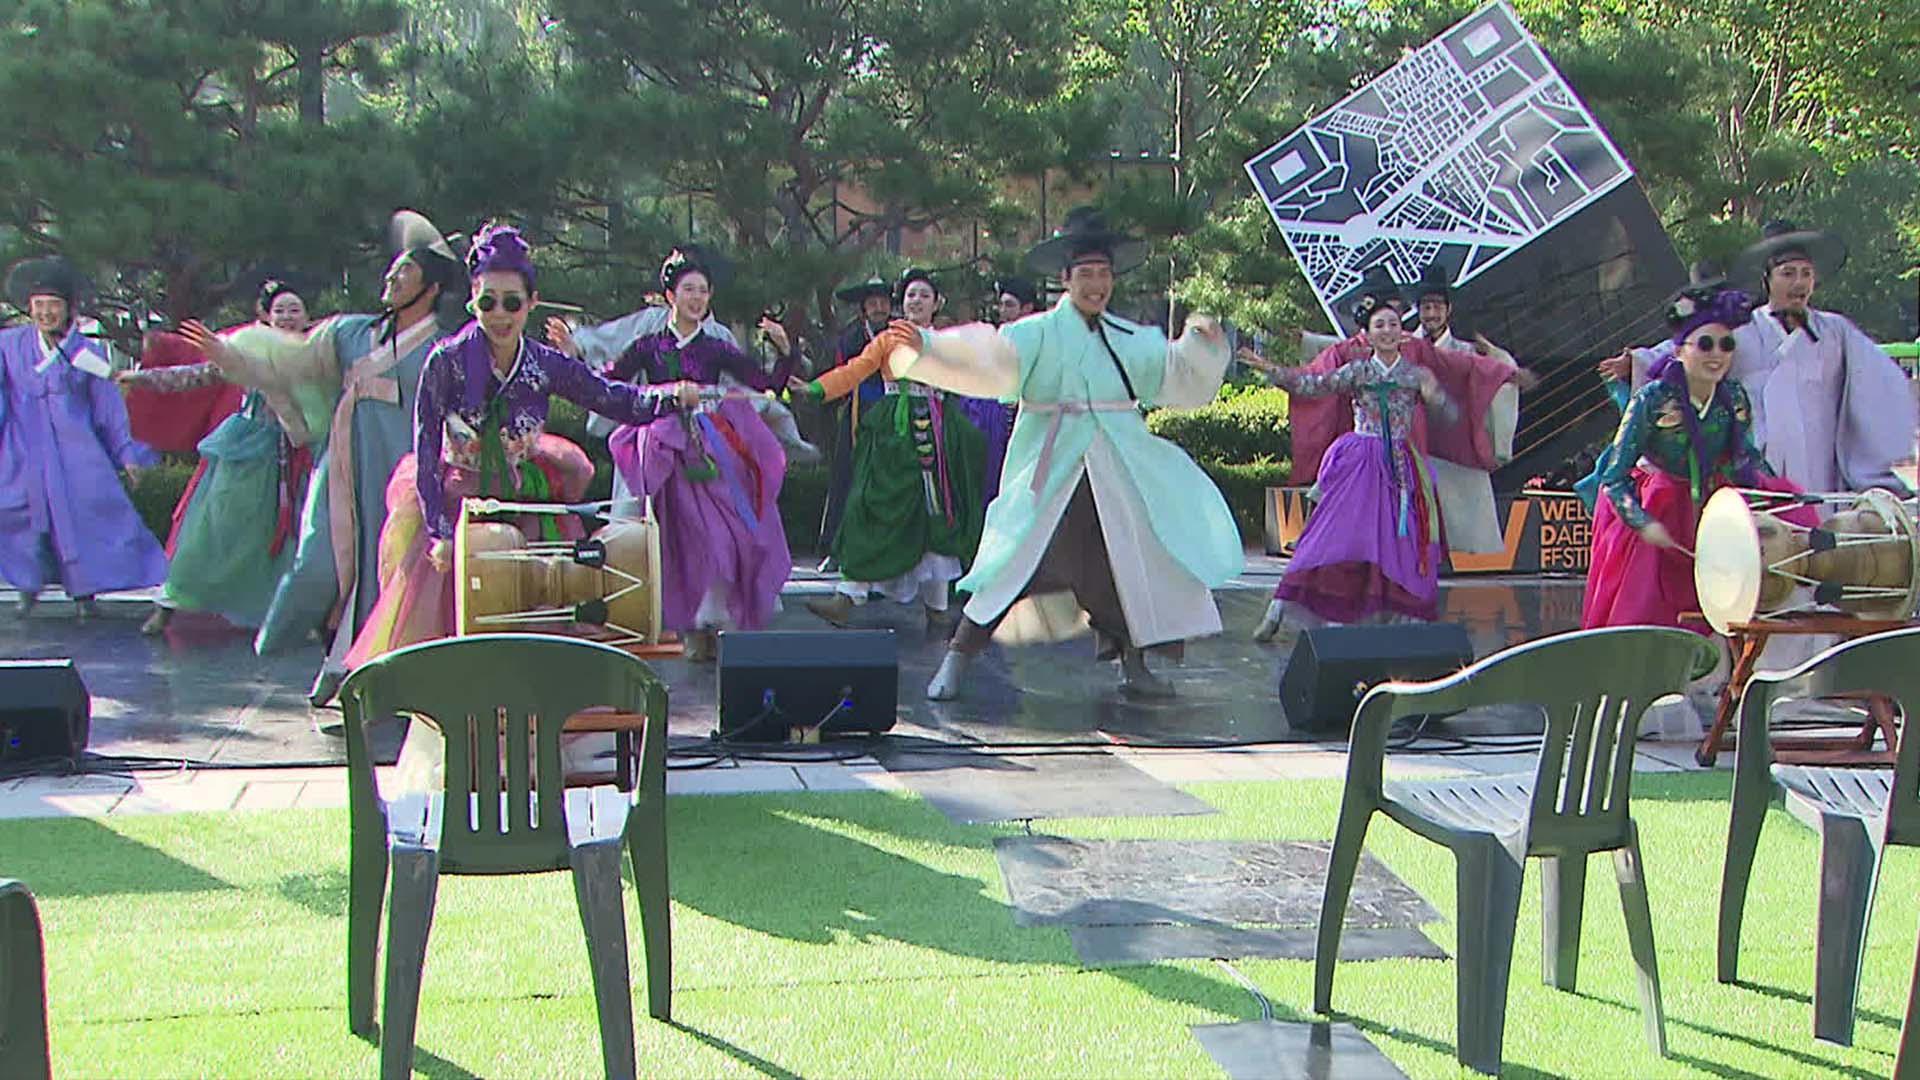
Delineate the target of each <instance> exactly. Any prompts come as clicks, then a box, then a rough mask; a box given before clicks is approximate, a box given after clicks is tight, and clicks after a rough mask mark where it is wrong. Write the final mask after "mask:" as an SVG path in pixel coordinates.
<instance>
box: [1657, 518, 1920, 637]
mask: <svg viewBox="0 0 1920 1080" xmlns="http://www.w3.org/2000/svg"><path fill="white" fill-rule="evenodd" d="M1835 503H1838V504H1841V505H1842V506H1844V509H1842V510H1840V511H1839V512H1837V513H1832V514H1829V515H1827V516H1826V517H1825V518H1823V519H1821V520H1820V523H1819V524H1818V525H1816V526H1808V525H1804V524H1800V523H1798V522H1796V521H1794V520H1791V518H1790V517H1788V516H1786V515H1787V514H1788V512H1789V511H1791V510H1793V509H1794V508H1796V507H1797V508H1802V509H1803V510H1804V509H1805V508H1809V507H1814V506H1820V505H1823V504H1824V505H1831V504H1835ZM1915 510H1916V508H1915V505H1914V503H1912V502H1911V501H1905V502H1903V501H1902V500H1900V499H1899V498H1897V497H1895V496H1894V495H1893V494H1892V493H1891V492H1888V491H1885V490H1882V489H1880V488H1874V489H1872V490H1870V491H1866V492H1863V493H1861V494H1858V495H1853V494H1841V495H1782V494H1777V493H1774V492H1766V491H1748V490H1741V489H1735V488H1725V489H1722V490H1721V491H1718V492H1716V493H1715V494H1714V496H1713V497H1712V498H1711V499H1708V500H1707V505H1706V509H1705V510H1703V511H1702V512H1701V515H1700V525H1699V528H1698V529H1697V530H1696V531H1695V540H1694V564H1693V583H1694V588H1695V590H1696V592H1698V594H1699V597H1700V610H1701V613H1702V614H1704V615H1705V616H1706V617H1707V621H1708V622H1709V623H1712V624H1713V628H1714V629H1715V630H1718V631H1719V632H1721V633H1723V634H1724V633H1726V632H1727V628H1728V627H1729V626H1731V625H1733V624H1734V623H1744V622H1754V621H1757V620H1764V619H1777V618H1781V617H1784V616H1787V615H1794V614H1802V613H1806V612H1809V611H1812V610H1814V609H1816V608H1833V609H1838V610H1840V611H1843V612H1846V613H1848V614H1851V615H1857V616H1860V617H1862V618H1872V619H1904V618H1907V617H1908V616H1910V615H1912V614H1913V613H1914V610H1915V607H1916V604H1920V526H1916V521H1915ZM1794 516H1796V517H1798V516H1802V515H1794Z"/></svg>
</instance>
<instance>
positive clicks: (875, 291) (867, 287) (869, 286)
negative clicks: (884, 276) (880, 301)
mask: <svg viewBox="0 0 1920 1080" xmlns="http://www.w3.org/2000/svg"><path fill="white" fill-rule="evenodd" d="M869 296H882V297H886V298H888V299H892V297H893V287H892V286H890V285H888V284H887V283H886V282H884V281H863V282H861V283H860V284H858V285H849V286H847V287H846V288H844V289H841V290H840V291H838V292H836V293H834V294H833V298H834V299H835V300H838V301H840V302H841V303H843V304H859V303H864V302H865V301H866V299H867V297H869Z"/></svg>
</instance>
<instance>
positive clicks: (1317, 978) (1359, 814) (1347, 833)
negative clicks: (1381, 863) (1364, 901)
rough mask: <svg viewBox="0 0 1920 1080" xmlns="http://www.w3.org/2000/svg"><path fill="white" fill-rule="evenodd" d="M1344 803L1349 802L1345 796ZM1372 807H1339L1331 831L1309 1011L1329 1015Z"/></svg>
mask: <svg viewBox="0 0 1920 1080" xmlns="http://www.w3.org/2000/svg"><path fill="white" fill-rule="evenodd" d="M1348 799H1349V800H1351V799H1352V794H1351V793H1349V795H1348ZM1372 820H1373V807H1371V806H1367V805H1364V804H1361V803H1358V802H1357V801H1355V802H1352V803H1351V804H1350V803H1349V802H1348V801H1346V800H1343V801H1342V802H1341V804H1340V824H1339V825H1338V826H1337V827H1336V828H1335V829H1334V833H1333V851H1332V853H1331V854H1330V855H1329V856H1328V859H1327V884H1326V890H1325V891H1324V892H1323V893H1322V894H1321V896H1320V935H1319V939H1318V942H1317V944H1315V946H1314V950H1313V1011H1314V1012H1317V1013H1320V1014H1323V1015H1324V1014H1327V1013H1331V1012H1332V1011H1333V967H1334V965H1335V964H1337V963H1339V961H1340V931H1341V929H1342V928H1343V927H1344V926H1345V924H1346V920H1347V899H1348V897H1349V896H1351V895H1352V893H1353V876H1354V874H1355V873H1357V872H1358V871H1359V868H1360V853H1361V852H1362V851H1363V850H1365V848H1366V842H1367V825H1368V824H1369V823H1370V822H1371V821H1372Z"/></svg>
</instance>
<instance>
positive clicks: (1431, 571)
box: [1273, 432, 1443, 623]
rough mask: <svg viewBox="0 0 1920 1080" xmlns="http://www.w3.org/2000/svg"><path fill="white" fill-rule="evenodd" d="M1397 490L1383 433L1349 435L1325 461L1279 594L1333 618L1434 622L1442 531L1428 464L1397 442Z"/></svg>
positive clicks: (1276, 592) (1338, 620) (1343, 620)
mask: <svg viewBox="0 0 1920 1080" xmlns="http://www.w3.org/2000/svg"><path fill="white" fill-rule="evenodd" d="M1394 453H1395V454H1396V455H1398V457H1399V459H1400V473H1401V475H1402V476H1404V477H1409V478H1412V480H1413V482H1412V484H1411V485H1410V486H1409V490H1408V492H1407V495H1408V497H1407V499H1406V500H1405V501H1404V504H1403V501H1402V500H1401V499H1400V498H1399V496H1398V495H1397V494H1396V489H1395V486H1394V483H1393V477H1392V474H1391V473H1389V471H1388V468H1387V457H1386V450H1385V447H1384V446H1383V441H1382V440H1381V438H1380V436H1378V435H1363V434H1360V433H1357V432H1348V433H1347V434H1345V435H1342V436H1340V437H1339V438H1338V439H1336V440H1334V443H1333V445H1332V446H1331V447H1329V448H1328V449H1327V453H1326V456H1325V457H1324V458H1323V459H1322V460H1321V462H1320V479H1319V482H1318V484H1317V487H1318V488H1319V489H1320V501H1319V505H1317V506H1315V507H1314V510H1313V516H1312V517H1311V518H1310V519H1308V521H1307V531H1306V534H1305V535H1303V536H1302V537H1300V541H1299V543H1298V544H1297V545H1295V547H1294V552H1293V558H1292V559H1291V560H1289V561H1288V563H1287V570H1286V574H1285V575H1284V576H1282V577H1281V579H1280V586H1279V588H1277V589H1275V590H1274V593H1273V595H1274V599H1276V600H1285V601H1288V602H1290V603H1295V604H1299V605H1300V606H1301V607H1304V608H1306V609H1307V610H1308V611H1311V612H1312V613H1313V614H1315V615H1317V616H1319V617H1320V618H1322V619H1325V620H1327V621H1329V622H1336V623H1357V622H1367V621H1369V620H1374V619H1379V618H1381V617H1392V616H1398V617H1403V618H1413V619H1427V620H1431V619H1433V618H1434V617H1435V616H1436V615H1437V614H1438V608H1439V595H1440V560H1441V558H1442V555H1443V553H1442V551H1441V544H1440V530H1439V529H1438V528H1437V522H1436V519H1435V513H1434V511H1433V509H1432V508H1433V506H1434V502H1433V493H1432V483H1431V481H1430V480H1429V479H1428V478H1427V473H1426V469H1425V468H1424V463H1423V462H1421V461H1420V460H1419V458H1418V455H1415V454H1413V453H1410V452H1409V450H1408V448H1407V445H1406V443H1405V442H1400V441H1396V443H1395V445H1394Z"/></svg>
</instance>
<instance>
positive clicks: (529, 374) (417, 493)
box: [347, 226, 697, 668]
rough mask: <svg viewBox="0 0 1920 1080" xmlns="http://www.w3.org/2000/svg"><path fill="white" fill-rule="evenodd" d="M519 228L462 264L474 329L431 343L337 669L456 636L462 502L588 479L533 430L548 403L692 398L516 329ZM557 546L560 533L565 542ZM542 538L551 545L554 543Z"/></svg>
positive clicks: (573, 449)
mask: <svg viewBox="0 0 1920 1080" xmlns="http://www.w3.org/2000/svg"><path fill="white" fill-rule="evenodd" d="M528 255H529V251H528V248H527V244H526V241H524V240H522V239H521V237H520V232H519V230H517V229H513V228H508V227H504V226H493V227H489V228H487V229H484V230H482V231H481V233H480V235H478V236H476V237H475V238H474V243H473V250H472V251H470V252H468V254H467V269H468V271H469V273H470V275H471V276H472V279H473V295H474V299H473V301H472V303H471V305H470V306H471V310H472V311H473V313H474V316H475V318H474V321H473V322H470V323H468V324H467V325H466V326H465V327H464V328H463V329H461V331H460V332H459V333H457V334H455V335H453V336H452V337H449V338H446V339H444V340H442V341H441V342H440V343H439V344H438V345H435V346H434V348H433V352H432V353H431V354H430V355H429V356H428V357H427V361H426V366H425V367H424V368H423V369H422V370H421V372H420V392H419V395H418V397H417V398H416V399H415V405H414V420H413V431H414V441H413V445H414V452H413V453H411V454H408V455H407V456H406V457H404V458H402V459H400V465H399V467H398V468H396V469H394V472H393V479H392V480H391V481H389V483H388V484H387V521H386V525H385V526H383V527H382V529H381V531H380V578H379V580H380V599H379V601H378V602H377V603H375V604H374V609H373V613H372V614H371V615H369V616H368V618H367V622H366V625H364V626H363V627H362V628H361V630H360V634H359V636H358V637H356V638H355V639H354V642H353V648H352V649H351V650H349V651H348V653H347V666H348V667H349V668H354V667H358V666H359V665H361V664H364V663H366V662H367V661H368V660H371V659H373V658H375V657H377V656H382V655H384V654H386V653H388V652H391V651H393V650H394V649H398V648H401V647H402V646H406V645H412V644H415V643H417V642H421V641H431V640H433V639H435V638H441V637H446V636H448V635H449V634H451V633H452V632H453V607H454V582H453V575H452V574H451V573H450V572H449V571H450V570H451V564H452V560H453V535H454V529H455V528H456V527H457V525H458V523H459V518H460V502H461V500H462V499H463V498H469V497H493V498H507V499H520V500H526V501H532V502H561V503H564V502H576V501H578V500H579V499H580V498H581V497H582V496H583V495H584V494H585V493H586V488H587V484H588V482H589V481H591V480H592V478H593V464H592V462H590V461H589V460H588V459H587V455H586V454H585V453H584V452H582V451H581V449H580V448H579V447H578V446H575V445H574V444H573V443H571V442H568V441H567V440H566V439H563V438H560V437H559V436H557V435H550V434H547V432H546V431H545V430H544V427H545V425H546V421H547V409H548V407H549V405H550V403H551V399H552V398H553V397H554V396H559V397H563V398H565V399H567V400H568V401H571V402H573V403H574V404H576V405H579V406H580V407H581V408H584V409H587V410H588V411H591V412H597V413H601V414H603V415H606V416H610V417H613V418H615V419H618V420H621V421H623V422H626V423H645V422H647V421H649V420H652V419H653V418H654V417H656V416H659V415H661V414H663V413H667V412H671V411H674V410H675V409H677V408H680V407H685V406H686V405H688V404H690V403H692V402H694V401H695V400H697V395H695V394H693V393H692V392H691V391H683V392H682V393H681V394H680V395H678V397H677V399H676V398H675V397H674V396H669V395H662V394H658V393H649V392H645V391H642V390H640V389H638V388H636V387H632V386H625V385H621V384H619V383H611V382H608V381H607V380H606V379H605V378H603V377H601V376H600V375H598V374H595V373H594V372H593V371H592V370H590V369H589V368H588V367H587V366H586V365H585V364H584V363H582V362H580V361H579V360H575V359H573V358H572V357H570V356H567V355H566V354H564V353H562V352H560V351H559V350H557V349H552V348H549V347H547V346H545V345H542V344H540V343H538V342H534V341H528V340H527V339H526V338H525V337H524V336H523V335H522V331H523V330H524V329H525V328H526V323H527V316H528V315H529V314H530V313H531V312H532V310H533V306H534V304H536V303H538V302H539V299H540V294H539V292H538V291H537V290H536V288H535V285H534V270H533V263H532V261H531V260H530V259H529V258H528ZM520 524H521V525H522V527H523V528H525V529H527V530H529V535H539V534H540V533H541V532H543V531H546V530H551V529H555V528H565V529H568V530H570V531H572V532H574V533H575V534H576V535H577V534H578V529H579V526H578V523H577V522H575V521H573V520H572V519H570V518H566V517H552V516H544V515H543V516H541V517H534V518H528V519H525V520H523V521H522V522H520ZM561 535H562V536H564V535H565V533H564V532H563V533H562V534H561ZM553 538H556V539H557V538H560V537H558V536H556V537H553Z"/></svg>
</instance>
